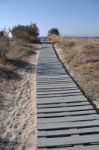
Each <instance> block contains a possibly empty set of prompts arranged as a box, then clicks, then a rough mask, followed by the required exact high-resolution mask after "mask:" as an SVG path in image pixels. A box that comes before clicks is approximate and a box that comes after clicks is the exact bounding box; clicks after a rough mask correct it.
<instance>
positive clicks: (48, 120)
mask: <svg viewBox="0 0 99 150" xmlns="http://www.w3.org/2000/svg"><path fill="white" fill-rule="evenodd" d="M95 119H97V120H99V115H97V114H92V115H86V116H68V117H60V118H56V117H54V118H46V119H45V118H41V119H40V118H39V120H38V124H39V123H55V122H57V123H58V122H70V121H87V120H95Z"/></svg>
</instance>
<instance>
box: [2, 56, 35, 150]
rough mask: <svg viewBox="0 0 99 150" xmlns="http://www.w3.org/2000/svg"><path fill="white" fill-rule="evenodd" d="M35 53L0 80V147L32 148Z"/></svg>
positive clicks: (5, 148)
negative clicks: (8, 75)
mask: <svg viewBox="0 0 99 150" xmlns="http://www.w3.org/2000/svg"><path fill="white" fill-rule="evenodd" d="M36 66H37V55H32V56H30V57H29V58H28V60H27V63H26V64H25V65H23V66H22V67H19V68H18V69H16V71H15V73H13V72H10V75H11V79H7V78H6V75H5V76H4V75H3V78H2V80H0V90H1V91H0V150H23V149H24V150H36V123H37V119H36Z"/></svg>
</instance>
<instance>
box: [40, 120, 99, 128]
mask: <svg viewBox="0 0 99 150" xmlns="http://www.w3.org/2000/svg"><path fill="white" fill-rule="evenodd" d="M92 126H98V127H99V120H93V121H80V122H63V123H60V122H59V123H45V124H44V125H43V124H38V130H56V129H66V128H68V129H69V128H82V127H92Z"/></svg>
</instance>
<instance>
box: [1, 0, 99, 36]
mask: <svg viewBox="0 0 99 150" xmlns="http://www.w3.org/2000/svg"><path fill="white" fill-rule="evenodd" d="M31 22H33V23H36V24H37V26H38V27H39V29H40V33H41V35H42V36H43V35H46V34H47V31H48V30H49V29H50V28H52V27H57V28H58V29H59V30H60V32H61V34H63V35H76V36H77V35H78V36H99V0H0V29H1V28H4V27H5V26H6V27H12V26H14V25H17V24H29V23H31Z"/></svg>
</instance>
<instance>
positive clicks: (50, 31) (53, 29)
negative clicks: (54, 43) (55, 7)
mask: <svg viewBox="0 0 99 150" xmlns="http://www.w3.org/2000/svg"><path fill="white" fill-rule="evenodd" d="M51 34H54V35H59V30H58V29H57V28H52V29H50V30H49V31H48V36H49V35H51Z"/></svg>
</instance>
